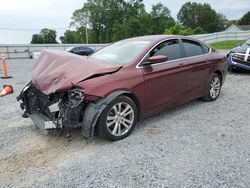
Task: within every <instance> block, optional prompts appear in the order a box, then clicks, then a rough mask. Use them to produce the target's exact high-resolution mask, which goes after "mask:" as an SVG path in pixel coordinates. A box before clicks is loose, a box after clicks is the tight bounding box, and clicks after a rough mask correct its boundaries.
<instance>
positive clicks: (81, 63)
mask: <svg viewBox="0 0 250 188" xmlns="http://www.w3.org/2000/svg"><path fill="white" fill-rule="evenodd" d="M121 67H122V66H120V65H115V64H109V63H105V62H103V61H99V60H97V59H94V58H91V57H82V56H78V55H74V54H71V53H68V52H64V51H58V50H44V51H43V52H42V53H41V55H40V56H39V58H38V59H37V61H36V63H35V65H34V67H33V71H32V82H33V83H34V84H35V86H36V87H37V88H38V89H39V90H40V91H41V92H43V93H44V94H46V95H49V94H51V93H55V92H57V91H59V90H60V91H64V90H67V89H69V88H71V87H72V86H74V85H75V84H76V83H79V82H81V81H84V80H87V79H89V78H93V77H96V76H102V75H105V74H112V73H114V72H116V71H118V70H119V69H120V68H121Z"/></svg>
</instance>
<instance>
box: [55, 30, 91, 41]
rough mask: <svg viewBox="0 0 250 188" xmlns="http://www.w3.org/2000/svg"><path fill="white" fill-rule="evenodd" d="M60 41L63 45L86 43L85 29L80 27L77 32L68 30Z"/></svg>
mask: <svg viewBox="0 0 250 188" xmlns="http://www.w3.org/2000/svg"><path fill="white" fill-rule="evenodd" d="M89 33H91V30H89ZM60 40H61V42H62V43H63V44H74V43H86V38H85V28H82V27H80V28H77V29H76V31H71V30H66V31H65V32H64V35H63V36H61V37H60Z"/></svg>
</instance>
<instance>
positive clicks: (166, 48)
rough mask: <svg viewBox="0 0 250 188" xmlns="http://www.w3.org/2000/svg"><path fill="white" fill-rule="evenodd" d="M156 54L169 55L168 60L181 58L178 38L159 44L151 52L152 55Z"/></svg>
mask: <svg viewBox="0 0 250 188" xmlns="http://www.w3.org/2000/svg"><path fill="white" fill-rule="evenodd" d="M156 55H165V56H167V57H168V60H175V59H179V58H181V50H180V46H179V42H178V40H168V41H165V42H163V43H161V44H159V45H158V46H157V47H155V48H154V49H153V50H152V51H151V52H150V56H156Z"/></svg>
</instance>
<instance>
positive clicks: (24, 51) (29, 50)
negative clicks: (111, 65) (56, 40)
mask: <svg viewBox="0 0 250 188" xmlns="http://www.w3.org/2000/svg"><path fill="white" fill-rule="evenodd" d="M79 45H81V44H10V45H9V44H8V45H0V53H3V52H4V53H5V54H6V58H7V59H19V58H20V59H21V58H31V57H32V54H33V52H40V51H42V50H44V49H57V50H66V49H67V48H69V47H73V46H79ZM83 45H84V46H89V47H94V48H96V49H99V48H102V47H104V46H105V45H107V44H83Z"/></svg>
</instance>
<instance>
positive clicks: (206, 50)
mask: <svg viewBox="0 0 250 188" xmlns="http://www.w3.org/2000/svg"><path fill="white" fill-rule="evenodd" d="M202 48H203V52H204V54H207V53H209V51H210V48H209V47H207V46H206V45H204V44H202Z"/></svg>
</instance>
